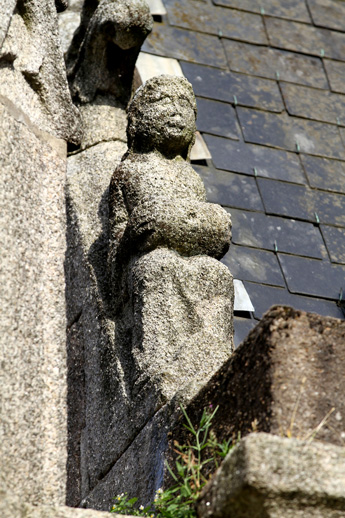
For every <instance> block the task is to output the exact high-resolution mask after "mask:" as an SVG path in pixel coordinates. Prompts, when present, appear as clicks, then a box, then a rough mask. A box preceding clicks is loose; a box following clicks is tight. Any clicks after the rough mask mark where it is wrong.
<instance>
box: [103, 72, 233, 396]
mask: <svg viewBox="0 0 345 518" xmlns="http://www.w3.org/2000/svg"><path fill="white" fill-rule="evenodd" d="M195 118H196V102H195V98H194V94H193V90H192V87H191V85H190V83H189V82H188V81H187V80H186V79H185V78H180V77H172V76H159V77H155V78H152V79H150V80H149V81H147V82H146V83H145V85H143V86H142V87H140V88H139V89H138V90H137V92H136V94H135V96H134V98H133V100H132V102H131V103H130V105H129V108H128V126H127V138H128V151H127V153H126V154H125V155H124V157H123V158H122V161H121V164H120V165H119V166H118V168H117V169H116V171H115V173H114V175H113V177H112V180H111V184H110V192H109V223H110V225H109V226H110V228H109V232H110V254H109V268H110V282H111V285H112V290H113V299H114V300H115V304H114V310H115V314H116V315H117V316H116V317H115V318H116V326H117V333H118V337H119V343H118V345H119V347H120V348H121V347H124V348H126V349H127V350H130V351H131V352H132V357H133V362H134V364H133V369H132V371H133V380H132V387H131V390H132V391H134V393H137V391H139V390H140V393H141V394H142V391H143V390H144V391H145V389H144V388H143V387H145V383H146V382H147V381H148V380H149V379H150V382H151V383H152V382H153V380H155V381H154V383H156V384H158V385H159V386H163V385H164V392H165V397H169V396H171V395H172V394H174V393H176V390H178V388H179V387H181V388H182V386H184V391H185V393H186V394H187V393H188V390H189V389H187V388H186V387H187V385H188V386H189V387H192V386H193V387H194V388H195V386H198V385H199V386H200V384H201V382H202V383H204V382H205V379H207V376H208V375H209V373H210V372H211V371H212V372H214V366H215V365H216V364H219V366H220V365H221V363H222V362H223V361H224V360H225V359H227V358H228V356H229V354H230V353H231V351H232V331H233V328H232V306H233V282H232V276H231V274H230V272H229V270H228V269H227V268H226V267H225V266H224V265H223V264H221V263H220V262H219V261H218V260H217V259H220V258H221V257H222V256H223V255H224V254H225V253H226V251H227V250H228V248H229V244H230V236H231V232H230V230H231V222H230V216H229V214H228V213H227V212H226V211H225V210H224V209H223V208H221V207H220V206H219V205H215V204H211V203H207V202H206V193H205V188H204V185H203V183H202V180H201V179H200V177H199V176H198V175H197V173H196V172H195V171H194V170H193V169H192V167H191V165H190V164H189V162H188V158H189V153H190V149H191V147H192V145H193V143H194V134H195V129H196V128H195ZM210 361H211V363H212V369H210V365H209V362H210ZM176 377H177V378H178V384H177V385H176ZM181 380H183V381H181ZM191 390H192V392H193V389H191ZM189 394H190V392H189Z"/></svg>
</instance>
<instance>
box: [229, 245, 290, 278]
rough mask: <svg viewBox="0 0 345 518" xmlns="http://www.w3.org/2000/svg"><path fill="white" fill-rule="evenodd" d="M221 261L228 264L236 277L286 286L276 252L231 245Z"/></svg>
mask: <svg viewBox="0 0 345 518" xmlns="http://www.w3.org/2000/svg"><path fill="white" fill-rule="evenodd" d="M221 262H222V263H224V264H226V266H227V267H228V268H229V269H230V271H231V273H232V275H233V276H234V278H235V279H239V280H241V281H254V282H261V283H263V284H270V285H273V286H285V282H284V277H283V275H282V272H281V269H280V266H279V263H278V260H277V257H276V255H275V254H274V252H266V251H264V250H256V249H253V248H247V247H244V246H236V245H231V247H230V250H229V252H228V253H227V254H226V255H225V256H224V257H223V259H222V261H221Z"/></svg>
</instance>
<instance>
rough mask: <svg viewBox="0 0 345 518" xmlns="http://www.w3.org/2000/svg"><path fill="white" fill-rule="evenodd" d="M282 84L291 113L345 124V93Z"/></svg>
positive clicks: (287, 107)
mask: <svg viewBox="0 0 345 518" xmlns="http://www.w3.org/2000/svg"><path fill="white" fill-rule="evenodd" d="M280 86H281V89H282V92H283V97H284V101H285V105H286V109H287V111H288V113H289V114H290V115H297V116H298V117H303V118H306V119H314V120H318V121H322V122H329V123H331V124H339V125H342V126H345V115H344V112H345V95H339V94H334V93H332V92H329V91H326V90H317V89H315V88H308V87H306V86H297V85H292V84H289V83H281V85H280Z"/></svg>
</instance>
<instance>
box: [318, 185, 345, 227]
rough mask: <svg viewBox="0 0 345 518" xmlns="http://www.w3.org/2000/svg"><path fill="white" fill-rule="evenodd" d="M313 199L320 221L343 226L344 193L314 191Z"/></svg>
mask: <svg viewBox="0 0 345 518" xmlns="http://www.w3.org/2000/svg"><path fill="white" fill-rule="evenodd" d="M314 200H315V210H316V212H317V214H318V216H319V218H320V221H321V223H326V224H330V225H337V226H340V227H345V195H343V194H333V193H326V192H323V191H315V194H314Z"/></svg>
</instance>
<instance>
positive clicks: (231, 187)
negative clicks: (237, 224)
mask: <svg viewBox="0 0 345 518" xmlns="http://www.w3.org/2000/svg"><path fill="white" fill-rule="evenodd" d="M193 167H194V169H195V171H196V172H197V173H198V174H199V175H200V176H201V178H202V180H203V182H204V184H205V188H206V194H207V199H208V201H210V202H212V203H219V204H220V205H225V206H227V207H239V208H242V209H247V210H261V211H263V210H264V207H263V205H262V202H261V198H260V194H259V191H258V188H257V185H256V182H255V179H254V178H249V177H248V176H244V175H240V174H236V173H228V172H227V171H219V170H212V169H210V168H208V167H202V166H197V165H194V166H193Z"/></svg>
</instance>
